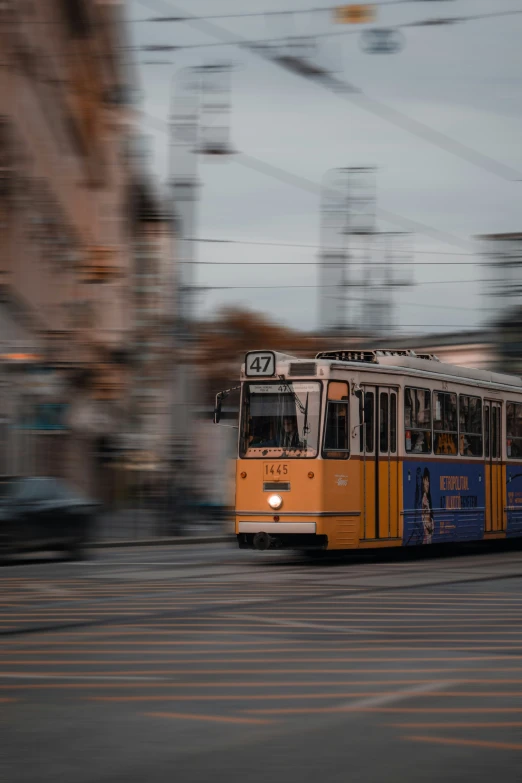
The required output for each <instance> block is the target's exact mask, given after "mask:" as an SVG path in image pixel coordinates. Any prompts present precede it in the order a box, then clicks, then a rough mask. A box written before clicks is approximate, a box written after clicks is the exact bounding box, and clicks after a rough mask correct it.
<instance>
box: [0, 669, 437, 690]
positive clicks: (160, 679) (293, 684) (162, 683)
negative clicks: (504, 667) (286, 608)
mask: <svg viewBox="0 0 522 783" xmlns="http://www.w3.org/2000/svg"><path fill="white" fill-rule="evenodd" d="M169 673H170V674H171V675H172V674H175V675H181V674H186V672H183V671H179V670H178V671H174V672H164V673H162V672H156V676H148V675H147V674H144V675H140V674H137V675H134V674H129V675H111V674H110V672H109V673H104V674H100V675H98V674H47V673H37V674H31V673H29V672H27V673H9V674H5V673H0V680H3V679H13V680H36V679H38V680H58V681H59V680H124V681H127V680H131V681H134V680H138V681H139V680H143V681H145V683H144V684H148V683H149V682H150V683H152V685H151V687H155V686H156V685H157V687H162V688H278V687H284V688H324V687H325V686H326V687H343V686H344V687H346V686H348V687H351V688H353V687H356V688H357V687H361V688H362V687H366V688H367V687H368V686H372V685H379V686H381V685H387V686H388V687H390V686H393V685H411V684H412V683H421V684H425V683H426V682H427V680H425V679H422V680H419V679H416V680H415V679H410V678H408V679H406V680H393V681H391V682H390V680H363V681H358V682H352V681H346V680H338V681H336V680H334V681H333V682H332V681H331V680H321V681H319V682H313V681H310V680H304V681H299V680H294V681H286V680H283V681H281V680H275V681H268V682H266V681H264V680H262V681H259V682H252V680H251V679H249V680H246V681H245V682H238V681H237V679H234V680H231V681H230V682H223V681H221V680H220V681H219V682H170V681H169V680H168V679H166V678H165V677H164V676H160V675H162V674H169ZM217 673H219V674H222V673H223V672H217ZM230 673H231V672H228V674H230ZM258 673H259V672H258ZM5 687H13V686H4V685H2V684H1V683H0V690H1V689H2V688H5ZM20 687H22V686H20ZM115 687H116V686H115ZM118 687H120V686H118ZM121 687H125V686H123V685H122V686H121ZM428 695H433V694H428Z"/></svg>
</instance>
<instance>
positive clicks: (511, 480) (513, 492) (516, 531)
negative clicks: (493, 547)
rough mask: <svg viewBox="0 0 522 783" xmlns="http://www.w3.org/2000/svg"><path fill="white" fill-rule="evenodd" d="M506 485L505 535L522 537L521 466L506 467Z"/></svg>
mask: <svg viewBox="0 0 522 783" xmlns="http://www.w3.org/2000/svg"><path fill="white" fill-rule="evenodd" d="M506 484H507V487H506V489H507V507H508V511H507V520H506V521H507V529H506V535H507V536H508V537H511V536H522V465H508V466H507V469H506Z"/></svg>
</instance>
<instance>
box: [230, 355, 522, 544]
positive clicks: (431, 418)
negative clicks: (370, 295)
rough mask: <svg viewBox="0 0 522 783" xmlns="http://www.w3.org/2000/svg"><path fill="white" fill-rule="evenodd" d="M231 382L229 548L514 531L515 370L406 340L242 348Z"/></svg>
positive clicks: (520, 517)
mask: <svg viewBox="0 0 522 783" xmlns="http://www.w3.org/2000/svg"><path fill="white" fill-rule="evenodd" d="M240 388H241V410H240V419H239V454H238V459H237V467H236V509H235V532H236V535H237V540H238V544H239V546H240V547H241V548H254V549H260V550H265V549H272V548H274V549H275V548H281V547H286V548H294V549H309V548H311V549H337V550H341V549H354V548H365V547H390V546H412V545H420V544H423V545H424V544H432V543H445V542H448V543H449V542H457V541H478V540H481V539H484V538H486V539H487V538H504V537H515V536H521V535H522V380H521V379H520V378H518V377H514V376H509V375H503V374H499V373H493V372H488V371H485V370H473V369H467V368H463V367H458V366H454V365H450V364H444V363H442V362H440V361H439V360H438V359H437V357H435V356H433V355H427V354H424V355H417V354H415V353H414V352H413V351H406V350H403V351H390V350H373V351H345V350H341V351H328V352H323V353H319V354H318V355H317V356H316V357H315V359H306V360H304V359H298V358H295V357H292V356H287V355H284V354H281V353H276V352H274V351H251V352H249V353H248V354H247V355H246V357H245V362H244V364H243V365H242V368H241V386H240ZM224 394H225V393H221V394H220V395H218V396H217V402H216V413H215V421H216V422H217V421H219V417H220V405H221V399H222V397H223V396H224Z"/></svg>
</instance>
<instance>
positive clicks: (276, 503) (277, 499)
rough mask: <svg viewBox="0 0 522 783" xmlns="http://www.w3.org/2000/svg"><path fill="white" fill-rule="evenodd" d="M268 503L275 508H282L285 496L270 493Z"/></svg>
mask: <svg viewBox="0 0 522 783" xmlns="http://www.w3.org/2000/svg"><path fill="white" fill-rule="evenodd" d="M268 505H269V506H270V508H273V509H277V508H281V506H282V505H283V498H282V497H281V495H270V497H269V498H268Z"/></svg>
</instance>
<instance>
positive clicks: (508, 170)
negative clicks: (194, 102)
mask: <svg viewBox="0 0 522 783" xmlns="http://www.w3.org/2000/svg"><path fill="white" fill-rule="evenodd" d="M138 1H139V3H140V5H144V6H146V7H148V8H152V9H153V10H155V9H158V7H159V6H161V7H162V8H165V7H166V6H165V3H164V0H138ZM167 7H168V8H169V9H171V6H170V4H169V5H168V6H167ZM172 10H176V13H181V12H179V11H177V9H173V8H172ZM506 13H507V12H506ZM513 13H515V11H513ZM517 13H522V9H521V10H520V11H517ZM186 24H188V25H189V26H192V27H194V28H195V29H199V30H201V32H203V33H205V34H207V35H209V36H211V37H213V38H219V39H221V41H222V42H223V36H225V37H227V38H230V40H227V41H226V43H227V44H230V45H236V46H239V47H241V48H243V49H247V50H248V51H249V52H251V53H253V54H255V55H257V56H259V57H261V58H262V59H263V60H265V61H266V62H271V63H272V64H274V65H279V67H285V66H284V65H283V64H282V63H278V61H277V58H274V57H271V56H270V51H269V50H268V51H263V48H262V47H259V46H257V45H254V44H253V42H250V41H248V39H245V38H243V37H242V36H240V35H237V34H233V33H230V32H229V31H227V30H226V29H224V28H222V27H220V26H219V25H216V24H215V23H214V22H212V21H208V20H207V19H205V18H204V17H197V16H193V17H190V18H189V19H188V20H187V21H186ZM423 24H425V22H424V23H423ZM409 25H410V26H412V23H409ZM348 32H350V31H348ZM354 32H356V31H351V33H354ZM342 33H344V34H345V33H346V31H342ZM333 34H334V33H332V35H333ZM336 34H337V33H336ZM327 35H330V33H328V34H327ZM314 37H317V36H314ZM282 40H287V39H282ZM325 73H326V72H325ZM301 76H302V74H301ZM305 78H308V79H310V78H311V76H310V75H307V76H305ZM312 80H313V81H315V82H316V83H317V84H319V85H321V86H323V87H326V89H329V90H330V91H332V92H334V94H336V95H338V96H339V97H342V98H345V99H346V100H348V101H351V102H353V103H355V104H356V105H357V106H359V108H361V109H363V110H365V111H367V112H370V113H371V114H373V115H375V116H378V117H380V118H381V119H384V120H386V121H387V122H389V123H390V124H392V125H394V126H395V127H398V128H400V129H401V130H404V131H406V132H407V133H410V134H411V135H413V136H416V137H418V138H421V139H422V140H423V141H426V142H428V143H429V144H431V145H432V146H435V147H438V148H439V149H442V150H444V151H445V152H447V153H449V154H451V155H454V156H455V157H458V158H460V159H461V160H465V161H466V162H468V163H470V164H471V165H474V166H476V167H477V168H480V169H482V170H484V171H487V172H488V173H490V174H493V175H495V176H498V177H500V178H501V179H503V180H506V181H508V182H519V181H522V172H521V171H518V170H517V169H514V168H512V167H511V166H507V165H506V164H504V163H502V162H501V161H497V160H495V159H494V158H492V157H491V156H489V155H485V154H484V153H481V152H478V151H477V150H475V149H473V148H471V147H468V146H467V145H466V144H463V143H462V142H460V141H458V140H456V139H453V138H452V137H450V136H447V135H446V134H445V133H442V132H441V131H437V130H435V129H434V128H432V127H430V126H429V125H426V124H425V123H423V122H421V121H420V120H417V119H415V118H413V117H410V116H409V115H407V114H405V113H404V112H401V111H399V110H398V109H394V108H393V107H392V106H388V105H387V104H385V103H383V102H382V101H379V100H377V99H375V98H372V97H371V96H369V95H367V94H365V93H364V92H363V91H362V90H361V89H360V88H359V87H357V86H356V85H355V84H354V83H353V82H347V81H345V80H341V79H337V78H335V79H334V78H330V79H321V78H315V79H312Z"/></svg>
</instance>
